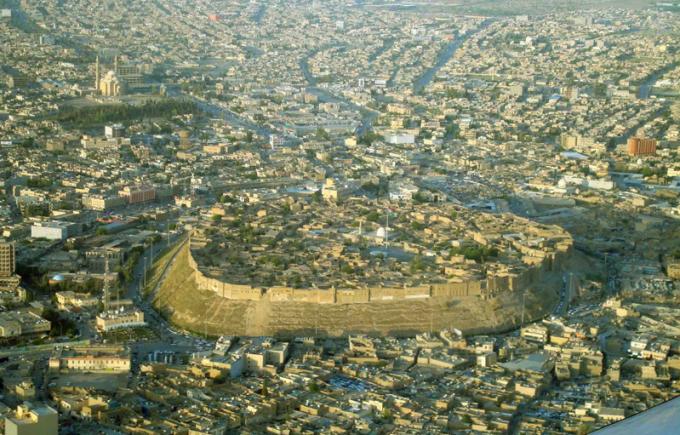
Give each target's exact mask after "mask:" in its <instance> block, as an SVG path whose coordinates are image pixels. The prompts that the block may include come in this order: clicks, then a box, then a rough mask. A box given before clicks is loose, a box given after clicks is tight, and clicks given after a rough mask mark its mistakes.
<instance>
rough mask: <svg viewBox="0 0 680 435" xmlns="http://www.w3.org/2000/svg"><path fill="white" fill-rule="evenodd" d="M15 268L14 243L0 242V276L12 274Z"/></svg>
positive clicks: (5, 276) (4, 276)
mask: <svg viewBox="0 0 680 435" xmlns="http://www.w3.org/2000/svg"><path fill="white" fill-rule="evenodd" d="M15 269H16V256H15V253H14V243H8V242H1V243H0V278H7V277H10V276H12V275H14V271H15Z"/></svg>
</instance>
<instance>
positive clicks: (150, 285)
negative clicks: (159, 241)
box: [142, 242, 184, 297]
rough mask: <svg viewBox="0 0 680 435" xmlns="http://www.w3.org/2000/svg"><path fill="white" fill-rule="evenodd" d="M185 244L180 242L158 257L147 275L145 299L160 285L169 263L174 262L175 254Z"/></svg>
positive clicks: (143, 293) (143, 291)
mask: <svg viewBox="0 0 680 435" xmlns="http://www.w3.org/2000/svg"><path fill="white" fill-rule="evenodd" d="M183 244H184V243H182V242H180V243H178V244H176V245H174V246H172V247H170V248H169V249H167V248H166V249H165V250H164V251H162V253H161V254H160V255H157V256H156V258H157V260H156V261H155V262H154V264H153V265H152V267H151V269H149V271H148V273H147V275H146V287H144V288H143V289H142V296H143V297H147V296H148V295H149V293H150V292H151V291H152V290H153V289H154V288H155V287H156V284H158V282H159V281H160V279H161V277H162V275H163V271H164V270H165V267H166V266H167V264H168V262H170V260H172V258H173V257H174V256H175V253H177V251H178V250H179V249H180V248H181V247H182V245H183Z"/></svg>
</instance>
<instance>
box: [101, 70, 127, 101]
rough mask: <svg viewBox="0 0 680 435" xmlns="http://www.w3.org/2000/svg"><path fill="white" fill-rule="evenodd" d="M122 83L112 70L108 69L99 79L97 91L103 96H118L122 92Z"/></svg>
mask: <svg viewBox="0 0 680 435" xmlns="http://www.w3.org/2000/svg"><path fill="white" fill-rule="evenodd" d="M123 89H124V84H123V82H122V81H120V80H119V79H118V76H117V75H116V73H115V72H114V71H109V72H107V73H106V75H105V76H104V77H103V78H102V79H101V80H100V81H99V93H100V94H102V95H103V96H105V97H118V96H120V95H122V94H123Z"/></svg>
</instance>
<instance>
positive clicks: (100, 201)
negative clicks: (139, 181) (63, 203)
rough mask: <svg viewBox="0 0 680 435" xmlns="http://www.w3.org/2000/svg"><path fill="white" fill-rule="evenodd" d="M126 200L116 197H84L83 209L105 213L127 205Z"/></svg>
mask: <svg viewBox="0 0 680 435" xmlns="http://www.w3.org/2000/svg"><path fill="white" fill-rule="evenodd" d="M125 203H126V200H125V199H124V198H121V197H120V196H116V195H110V196H105V195H83V207H84V208H86V209H89V210H96V211H105V210H112V209H114V208H117V207H121V206H123V205H125Z"/></svg>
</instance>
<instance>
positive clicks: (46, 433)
mask: <svg viewBox="0 0 680 435" xmlns="http://www.w3.org/2000/svg"><path fill="white" fill-rule="evenodd" d="M58 431H59V415H58V414H57V411H56V410H54V409H52V408H50V407H49V406H47V405H40V406H36V405H33V404H32V403H30V402H24V403H23V404H22V405H19V406H17V410H16V412H14V415H11V416H7V417H5V434H6V435H57V433H58Z"/></svg>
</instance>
